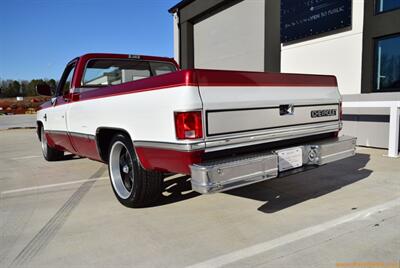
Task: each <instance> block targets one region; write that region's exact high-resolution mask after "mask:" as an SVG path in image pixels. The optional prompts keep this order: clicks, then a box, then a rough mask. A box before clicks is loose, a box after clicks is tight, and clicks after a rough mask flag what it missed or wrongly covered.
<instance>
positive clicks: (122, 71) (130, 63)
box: [81, 59, 176, 87]
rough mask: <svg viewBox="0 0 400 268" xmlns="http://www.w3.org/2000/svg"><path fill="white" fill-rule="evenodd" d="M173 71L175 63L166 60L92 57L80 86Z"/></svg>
mask: <svg viewBox="0 0 400 268" xmlns="http://www.w3.org/2000/svg"><path fill="white" fill-rule="evenodd" d="M175 71H176V67H175V65H173V64H172V63H168V62H158V61H142V60H136V59H92V60H89V61H88V63H87V65H86V68H85V71H84V74H83V77H82V82H81V83H82V87H101V86H109V85H118V84H122V83H126V82H130V81H136V80H140V79H143V78H147V77H150V76H155V75H161V74H166V73H171V72H175Z"/></svg>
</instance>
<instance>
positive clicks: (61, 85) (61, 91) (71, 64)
mask: <svg viewBox="0 0 400 268" xmlns="http://www.w3.org/2000/svg"><path fill="white" fill-rule="evenodd" d="M77 63H78V59H77V58H76V59H73V60H72V61H70V62H69V63H68V64H67V66H66V67H65V69H64V72H63V74H62V75H61V79H60V81H59V83H58V85H57V89H56V97H60V96H65V94H64V85H65V82H66V81H67V78H68V76H69V74H70V73H71V71H72V72H73V73H72V77H71V84H70V85H69V93H70V92H71V89H72V81H74V77H75V72H76V66H77Z"/></svg>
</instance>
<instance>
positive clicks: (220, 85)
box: [196, 70, 340, 147]
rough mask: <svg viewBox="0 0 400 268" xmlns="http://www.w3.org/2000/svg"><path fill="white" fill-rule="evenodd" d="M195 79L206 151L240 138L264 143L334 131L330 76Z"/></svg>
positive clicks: (335, 104)
mask: <svg viewBox="0 0 400 268" xmlns="http://www.w3.org/2000/svg"><path fill="white" fill-rule="evenodd" d="M196 77H197V82H198V85H199V91H200V95H201V98H202V102H203V109H204V111H205V113H204V121H205V129H206V142H208V145H209V146H208V147H212V146H214V145H222V144H232V143H237V144H238V143H243V142H245V141H246V140H244V139H243V138H244V137H248V138H249V140H248V142H250V141H258V142H268V141H269V140H272V139H273V140H277V139H285V138H292V137H293V136H294V135H296V136H297V137H301V136H308V135H315V134H318V133H327V132H334V131H338V130H339V128H340V123H339V113H340V111H339V110H340V108H339V103H340V94H339V92H338V89H337V82H336V78H335V77H333V76H321V75H298V74H279V73H259V72H237V71H216V70H196ZM260 135H261V136H262V137H261V138H260ZM235 137H236V138H240V140H237V141H238V142H235V139H234V138H235ZM257 137H258V138H257ZM227 138H229V140H226V139H227ZM216 140H224V141H223V143H221V142H219V143H215V142H214V143H213V142H212V141H216ZM239 141H240V142H239Z"/></svg>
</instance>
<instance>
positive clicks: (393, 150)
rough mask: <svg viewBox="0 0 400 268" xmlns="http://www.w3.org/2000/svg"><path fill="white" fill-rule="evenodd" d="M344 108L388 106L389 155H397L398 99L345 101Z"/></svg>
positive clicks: (399, 125) (399, 106) (399, 108)
mask: <svg viewBox="0 0 400 268" xmlns="http://www.w3.org/2000/svg"><path fill="white" fill-rule="evenodd" d="M343 107H346V108H390V123H389V151H388V156H389V157H399V151H398V148H399V128H400V123H399V116H400V101H345V102H343Z"/></svg>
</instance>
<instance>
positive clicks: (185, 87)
mask: <svg viewBox="0 0 400 268" xmlns="http://www.w3.org/2000/svg"><path fill="white" fill-rule="evenodd" d="M37 91H38V93H39V94H41V95H47V96H52V98H51V100H50V101H48V102H46V103H44V104H43V105H42V106H41V107H40V109H39V110H38V113H37V133H38V137H39V140H40V141H41V147H42V151H43V155H44V158H45V159H46V160H48V161H56V160H62V159H63V157H64V152H70V153H72V154H75V155H79V156H82V157H87V158H89V159H92V160H96V161H101V162H104V163H106V164H108V170H109V176H110V181H111V185H112V188H113V190H114V193H115V196H116V197H117V199H118V200H119V201H120V202H121V203H122V204H123V205H125V206H128V207H142V206H147V205H150V204H153V203H154V202H156V201H157V200H158V198H159V197H160V196H161V195H162V192H163V179H164V178H165V177H166V176H167V175H170V174H187V175H190V176H191V185H192V189H193V190H194V191H197V192H199V193H203V194H204V193H214V192H221V191H225V190H229V189H233V188H237V187H242V186H245V185H249V184H252V183H256V182H260V181H264V180H268V179H272V178H277V177H281V176H284V175H288V174H293V173H296V172H301V171H303V170H306V169H309V168H312V167H318V166H321V165H324V164H327V163H330V162H333V161H337V160H340V159H344V158H347V157H350V156H353V155H354V154H355V144H356V139H355V138H354V137H348V136H340V135H339V131H340V130H341V128H342V122H341V115H342V111H341V96H340V94H339V91H338V87H337V81H336V78H335V77H334V76H326V75H305V74H304V75H303V74H282V73H268V72H244V71H223V70H203V69H190V70H180V69H179V66H178V64H177V63H176V62H175V61H174V60H173V59H170V58H163V57H151V56H138V55H120V54H86V55H83V56H81V57H78V58H75V59H73V60H72V61H70V62H69V63H68V64H67V66H66V69H65V71H64V73H63V74H62V77H61V79H60V81H59V83H58V86H57V88H56V89H51V88H49V86H47V85H46V84H41V85H38V87H37Z"/></svg>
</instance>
